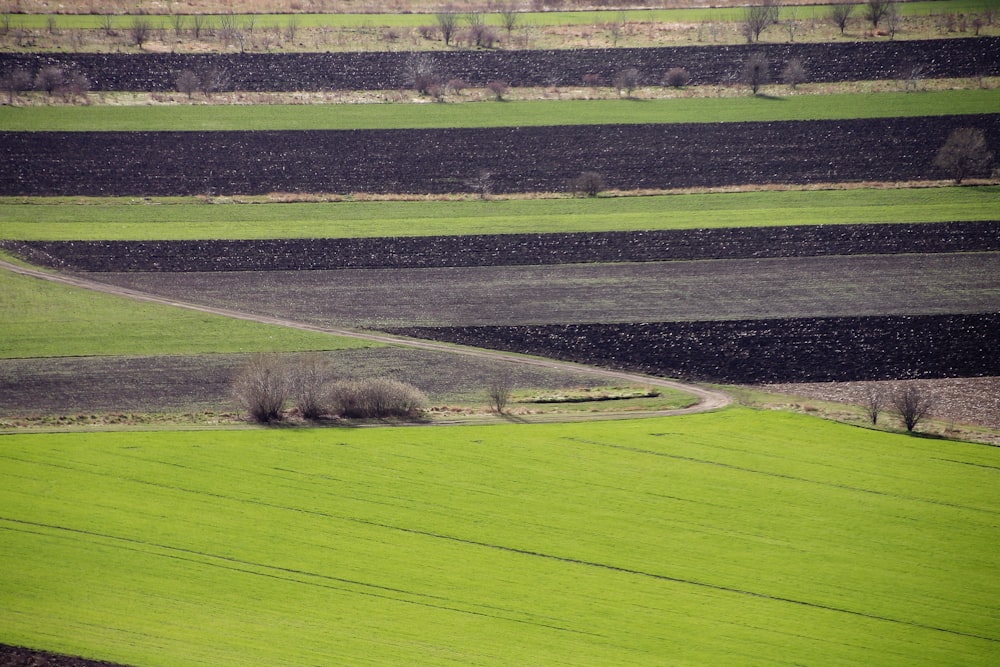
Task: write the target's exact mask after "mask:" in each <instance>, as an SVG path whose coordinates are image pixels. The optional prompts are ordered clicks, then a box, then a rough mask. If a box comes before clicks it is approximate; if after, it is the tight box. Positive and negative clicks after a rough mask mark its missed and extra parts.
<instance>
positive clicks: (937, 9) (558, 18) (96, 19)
mask: <svg viewBox="0 0 1000 667" xmlns="http://www.w3.org/2000/svg"><path fill="white" fill-rule="evenodd" d="M989 8H994V9H995V4H993V3H991V2H990V1H989V0H933V1H923V2H905V3H901V6H900V9H899V11H900V13H902V14H903V15H904V16H927V15H940V14H949V13H954V14H970V13H971V14H974V13H978V12H983V11H986V10H987V9H989ZM182 13H183V12H178V14H182ZM828 13H829V9H828V8H827V7H825V6H821V7H816V6H811V5H804V6H799V5H788V6H785V7H782V8H781V16H780V18H786V17H794V18H796V19H798V20H805V19H823V18H825V17H826V16H827V14H828ZM460 14H461V13H460ZM856 15H857V16H860V15H861V14H860V12H856ZM481 16H482V18H483V20H484V21H485V23H487V24H488V25H494V26H500V25H502V21H501V19H500V17H499V15H498V14H496V13H492V12H485V13H482V14H481ZM10 17H11V21H10V23H11V27H12V28H27V29H31V30H41V29H46V30H48V29H50V27H53V26H52V24H51V23H50V19H51V20H54V21H55V24H54V27H55V29H83V30H103V29H105V28H106V27H107V24H106V21H107V20H108V19H110V24H111V25H110V27H111V28H113V29H118V30H124V29H127V28H129V27H131V26H132V25H133V24H134V23H135V21H136V18H137V17H135V16H132V15H129V14H121V15H112V16H110V17H105V16H103V15H98V14H11V15H10ZM232 17H233V18H235V20H236V22H237V24H238V25H241V26H246V25H248V22H249V19H250V15H249V14H241V13H236V14H234V15H232ZM142 18H143V19H145V20H146V21H149V22H150V24H151V25H153V26H154V27H164V28H171V27H172V25H173V24H172V23H171V18H170V16H169V15H167V16H157V15H150V16H143V17H142ZM227 19H229V16H228V15H227ZM743 19H744V9H743V8H741V7H705V8H699V9H627V10H604V11H600V10H598V11H554V12H520V15H519V17H518V27H523V26H525V25H530V26H539V27H541V26H562V25H565V26H571V25H600V24H607V23H612V24H614V23H618V24H621V23H626V22H628V23H651V22H652V23H700V22H703V21H741V20H743ZM221 21H222V17H221V16H220V15H205V22H206V26H208V27H217V26H219V25H220V24H221ZM292 23H294V25H295V26H296V27H298V28H317V27H330V28H373V27H399V28H415V27H419V26H423V25H429V26H436V25H437V18H436V15H435V14H429V13H406V14H392V13H351V14H312V13H308V14H257V15H254V16H253V26H254V29H255V30H266V29H268V28H272V27H275V26H278V27H282V28H285V27H288V26H289V25H290V24H292ZM187 24H190V19H188V21H187Z"/></svg>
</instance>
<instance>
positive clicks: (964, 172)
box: [934, 127, 993, 184]
mask: <svg viewBox="0 0 1000 667" xmlns="http://www.w3.org/2000/svg"><path fill="white" fill-rule="evenodd" d="M992 162H993V153H992V151H990V149H989V147H988V146H987V144H986V135H985V134H983V131H982V130H977V129H975V128H972V127H959V128H955V129H954V130H952V131H951V134H949V135H948V139H947V141H945V142H944V145H943V146H941V148H940V149H939V150H938V152H937V155H936V156H935V157H934V166H935V167H937V168H938V169H941V170H942V171H945V172H947V173H948V174H949V175H950V176H951V177H952V178H954V179H955V183H956V184H960V183H961V182H962V180H963V179H965V178H966V177H968V176H971V175H973V174H976V173H980V172H984V171H987V170H989V168H990V165H991V164H992Z"/></svg>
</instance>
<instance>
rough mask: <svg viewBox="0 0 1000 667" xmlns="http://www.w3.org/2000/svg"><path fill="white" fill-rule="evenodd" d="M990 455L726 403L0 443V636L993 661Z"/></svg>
mask: <svg viewBox="0 0 1000 667" xmlns="http://www.w3.org/2000/svg"><path fill="white" fill-rule="evenodd" d="M998 469H1000V451H998V450H997V449H995V448H991V447H985V446H977V445H971V444H964V443H959V442H952V441H942V440H929V439H921V438H914V437H907V436H903V435H893V434H886V433H882V432H873V431H867V430H863V429H859V428H853V427H848V426H843V425H837V424H833V423H830V422H826V421H822V420H818V419H815V418H811V417H804V416H797V415H791V414H783V413H770V412H752V411H749V410H745V409H733V410H728V411H724V412H720V413H715V414H707V415H698V416H692V417H680V418H666V419H652V420H634V421H624V422H601V423H589V424H580V425H569V424H558V425H535V426H524V425H504V426H491V427H454V428H449V429H441V428H433V429H431V428H408V429H387V428H382V429H358V430H346V429H344V430H341V429H319V430H316V429H312V430H259V431H235V432H234V431H224V432H205V431H202V432H160V433H150V432H144V433H138V432H136V433H101V434H48V435H17V436H5V437H3V438H2V440H0V507H2V510H0V530H2V534H3V537H2V539H0V642H4V643H9V644H15V645H27V646H32V647H44V648H46V649H49V650H55V651H60V652H65V653H70V654H83V655H87V656H91V657H96V658H102V659H106V660H113V661H119V662H123V663H127V664H132V665H137V666H140V667H145V666H151V665H165V666H166V665H178V666H180V665H183V666H194V665H210V666H212V667H225V666H228V665H262V664H263V665H279V664H286V665H342V664H383V665H384V664H419V665H437V664H441V665H444V664H452V665H454V664H461V665H470V664H478V665H489V664H496V665H512V664H539V665H557V664H560V665H561V664H565V665H597V664H608V665H611V664H613V665H663V664H676V665H680V664H690V665H747V664H789V665H791V664H810V665H841V664H866V665H870V664H878V665H881V666H886V665H906V666H910V665H914V664H920V665H959V664H961V665H987V664H990V663H992V662H994V661H995V659H996V656H997V651H998V648H1000V576H998V575H1000V551H998V550H997V549H996V545H997V540H998V538H1000V534H998V529H997V515H998V513H1000V487H998V485H997V484H996V476H997V470H998Z"/></svg>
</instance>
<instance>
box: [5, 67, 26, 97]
mask: <svg viewBox="0 0 1000 667" xmlns="http://www.w3.org/2000/svg"><path fill="white" fill-rule="evenodd" d="M0 85H2V86H3V89H4V90H5V91H7V104H10V105H13V104H14V100H15V98H16V97H17V94H18V93H20V92H22V91H25V90H28V89H30V88H31V74H29V73H28V72H27V71H26V70H23V69H19V68H17V69H12V70H7V71H6V72H4V73H3V75H2V76H0Z"/></svg>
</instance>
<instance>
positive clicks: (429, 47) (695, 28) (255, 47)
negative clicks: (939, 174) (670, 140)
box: [0, 7, 1000, 53]
mask: <svg viewBox="0 0 1000 667" xmlns="http://www.w3.org/2000/svg"><path fill="white" fill-rule="evenodd" d="M168 11H169V10H168ZM189 11H191V8H190V7H185V8H184V12H189ZM229 11H231V10H230V9H226V10H224V12H223V14H224V15H225V13H227V12H229ZM281 11H287V8H286V9H284V10H281ZM806 11H808V13H809V16H810V18H803V19H800V20H795V21H794V23H795V25H796V26H797V27H796V29H795V31H794V38H793V39H789V33H788V32H787V31H786V30H785V29H783V28H784V27H783V26H772V27H770V28H769V29H768V30H766V31H765V32H764V33H763V34H762V35H761V38H760V43H761V44H767V43H775V44H781V43H789V42H843V41H852V40H883V41H884V40H888V39H889V38H888V37H886V36H884V35H872V34H871V33H870V32H868V31H866V29H865V26H864V24H863V22H862V20H861V19H860V18H858V17H856V18H854V19H852V23H851V24H850V26H849V28H848V29H847V31H846V32H845V33H844V34H841V33H840V31H839V29H838V28H837V27H836V26H834V25H833V24H832V23H831V22H830V21H829V20H828V19H827V18H825V16H824V15H822V14H820V15H819V16H817V17H816V18H812V15H813V10H812V9H809V10H803V12H806ZM817 11H818V10H817ZM87 13H90V12H87ZM177 15H179V14H177ZM175 16H176V15H175ZM485 16H486V17H487V22H488V24H489V25H491V26H493V27H495V28H496V39H495V41H493V42H491V46H490V47H489V48H496V49H506V50H520V49H583V48H621V47H653V46H693V45H714V44H719V45H721V44H743V43H745V42H746V38H745V36H744V34H743V27H742V24H741V23H740V22H738V21H710V20H704V21H700V22H688V23H664V22H656V21H638V20H627V19H618V20H614V21H607V22H600V23H595V24H590V25H533V24H532V23H530V21H528V20H524V21H522V22H521V23H520V24H519V25H518V27H517V28H516V29H514V30H512V31H511V32H509V33H508V32H507V31H505V30H503V29H502V28H500V27H499V18H497V15H495V14H490V13H487V14H486V15H485ZM6 17H7V18H6V19H4V20H5V23H4V24H3V25H6V26H7V27H6V28H5V29H0V49H4V50H13V51H72V52H102V53H109V52H122V51H124V52H134V53H143V52H146V53H149V52H161V53H241V52H254V53H294V52H325V51H440V50H456V49H480V48H482V47H480V46H479V45H478V44H477V39H476V37H475V36H473V35H470V34H468V32H469V31H467V30H463V31H460V32H459V33H458V34H457V35H456V37H455V38H454V39H452V40H450V41H449V43H448V44H446V43H445V40H444V39H443V38H442V36H441V33H440V31H439V30H436V24H435V17H434V15H433V14H431V15H428V16H427V23H428V25H427V26H420V27H399V26H380V25H366V26H363V27H343V26H337V25H319V26H306V25H295V20H294V19H289V18H287V17H281V18H279V17H267V16H262V17H260V18H256V19H254V21H253V23H252V24H251V23H249V22H244V23H237V24H235V25H234V27H232V28H229V27H222V26H221V25H220V24H219V23H220V19H219V18H218V17H212V18H206V19H205V20H204V21H205V25H204V27H203V28H201V27H199V29H198V31H197V36H196V35H195V32H194V28H193V25H192V24H193V20H192V19H191V18H190V17H188V18H187V20H186V21H185V20H183V19H181V21H182V23H181V27H180V28H179V29H178V28H177V27H176V24H175V22H174V19H173V16H170V15H167V16H150V17H144V18H142V19H141V20H142V21H143V22H145V23H144V24H145V25H147V26H148V27H147V30H146V32H145V35H144V39H143V41H142V43H141V46H140V45H139V44H138V43H137V41H138V40H137V39H136V35H135V32H134V30H133V29H132V27H127V28H120V27H119V28H114V29H111V28H102V29H73V28H66V27H60V26H59V17H58V16H55V17H53V19H52V22H51V24H50V25H49V26H48V27H46V28H40V29H30V28H24V27H22V24H21V22H19V21H18V15H17V14H7V15H6ZM234 20H235V19H234ZM963 21H965V23H966V26H965V27H964V28H962V29H961V30H960V29H959V28H958V27H956V26H955V19H954V17H953V16H950V15H940V16H913V17H910V16H907V17H903V18H902V19H901V24H900V27H899V29H898V31H897V32H896V34H895V35H894V39H897V40H900V39H934V38H940V37H961V36H971V35H972V34H973V32H972V29H971V28H969V27H968V25H967V23H968V19H967V18H963ZM982 23H983V24H982V26H981V27H979V28H978V29H977V30H978V34H979V35H997V34H1000V21H992V20H991V22H988V23H987V22H985V21H983V22H982ZM290 25H292V26H294V27H292V28H290V27H289V26H290ZM0 28H2V26H0Z"/></svg>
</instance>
